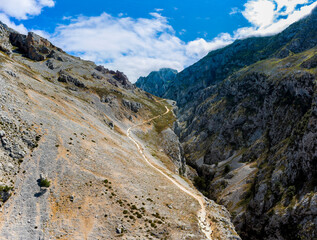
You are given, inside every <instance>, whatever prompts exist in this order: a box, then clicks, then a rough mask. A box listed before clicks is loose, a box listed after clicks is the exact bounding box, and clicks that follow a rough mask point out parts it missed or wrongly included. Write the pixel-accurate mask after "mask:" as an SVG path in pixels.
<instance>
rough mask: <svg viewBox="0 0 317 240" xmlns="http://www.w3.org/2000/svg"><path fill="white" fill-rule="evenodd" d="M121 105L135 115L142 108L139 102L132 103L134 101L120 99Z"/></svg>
mask: <svg viewBox="0 0 317 240" xmlns="http://www.w3.org/2000/svg"><path fill="white" fill-rule="evenodd" d="M122 104H123V106H125V107H126V108H127V109H129V110H131V111H133V112H135V113H137V112H138V111H139V109H140V108H142V104H141V103H139V102H134V101H129V100H127V99H122Z"/></svg>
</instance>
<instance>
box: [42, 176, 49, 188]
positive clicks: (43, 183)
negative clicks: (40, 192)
mask: <svg viewBox="0 0 317 240" xmlns="http://www.w3.org/2000/svg"><path fill="white" fill-rule="evenodd" d="M50 186H51V182H50V181H49V180H48V179H47V178H42V179H40V187H46V188H49V187H50Z"/></svg>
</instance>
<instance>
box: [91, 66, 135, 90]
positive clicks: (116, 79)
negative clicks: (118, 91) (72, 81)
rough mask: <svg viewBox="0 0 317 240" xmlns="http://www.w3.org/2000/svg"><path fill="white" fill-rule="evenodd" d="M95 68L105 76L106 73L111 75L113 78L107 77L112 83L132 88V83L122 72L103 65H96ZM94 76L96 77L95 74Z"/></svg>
mask: <svg viewBox="0 0 317 240" xmlns="http://www.w3.org/2000/svg"><path fill="white" fill-rule="evenodd" d="M95 69H96V70H97V71H98V72H100V73H102V74H103V75H105V76H107V74H108V75H111V76H112V77H113V79H110V78H109V79H108V81H109V83H111V84H112V85H114V86H118V84H119V85H120V86H122V87H124V88H125V89H134V86H133V84H132V83H131V82H130V81H129V79H128V77H127V76H126V75H125V74H124V73H123V72H120V71H113V70H109V69H107V68H105V67H103V66H97V67H96V68H95ZM95 76H96V78H98V76H97V75H95Z"/></svg>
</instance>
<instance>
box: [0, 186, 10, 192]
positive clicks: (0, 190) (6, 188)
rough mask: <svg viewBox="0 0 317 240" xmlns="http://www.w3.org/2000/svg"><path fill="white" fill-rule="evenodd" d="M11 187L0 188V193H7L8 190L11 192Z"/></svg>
mask: <svg viewBox="0 0 317 240" xmlns="http://www.w3.org/2000/svg"><path fill="white" fill-rule="evenodd" d="M12 189H13V187H9V186H0V192H9V191H10V190H12Z"/></svg>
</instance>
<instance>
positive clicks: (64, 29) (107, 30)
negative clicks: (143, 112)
mask: <svg viewBox="0 0 317 240" xmlns="http://www.w3.org/2000/svg"><path fill="white" fill-rule="evenodd" d="M151 16H152V17H151V18H139V19H133V18H129V17H122V18H118V17H113V16H111V15H109V14H107V13H103V14H102V15H100V16H97V17H79V18H77V19H73V20H72V21H71V23H70V24H69V25H62V26H59V27H58V28H57V29H56V32H55V34H54V35H53V36H52V38H51V40H52V41H53V42H54V44H56V45H58V46H60V47H62V48H63V49H65V50H66V51H68V52H72V53H74V54H76V55H78V56H81V57H82V58H85V59H89V60H92V61H95V62H97V63H98V64H105V66H106V67H108V68H111V69H119V70H121V71H124V72H125V73H126V74H127V75H128V76H129V77H130V79H131V80H132V81H136V79H137V78H138V77H139V76H140V75H147V74H148V73H149V72H151V71H152V70H158V69H159V68H162V67H172V68H175V69H178V70H182V69H183V67H184V65H187V64H189V62H188V61H189V58H188V57H187V56H186V44H185V43H184V42H182V41H181V40H180V39H179V38H178V37H176V36H175V32H174V30H173V28H172V27H171V26H170V25H169V24H168V21H167V19H166V18H165V17H163V16H161V15H160V14H158V13H151ZM190 63H192V62H190Z"/></svg>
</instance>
